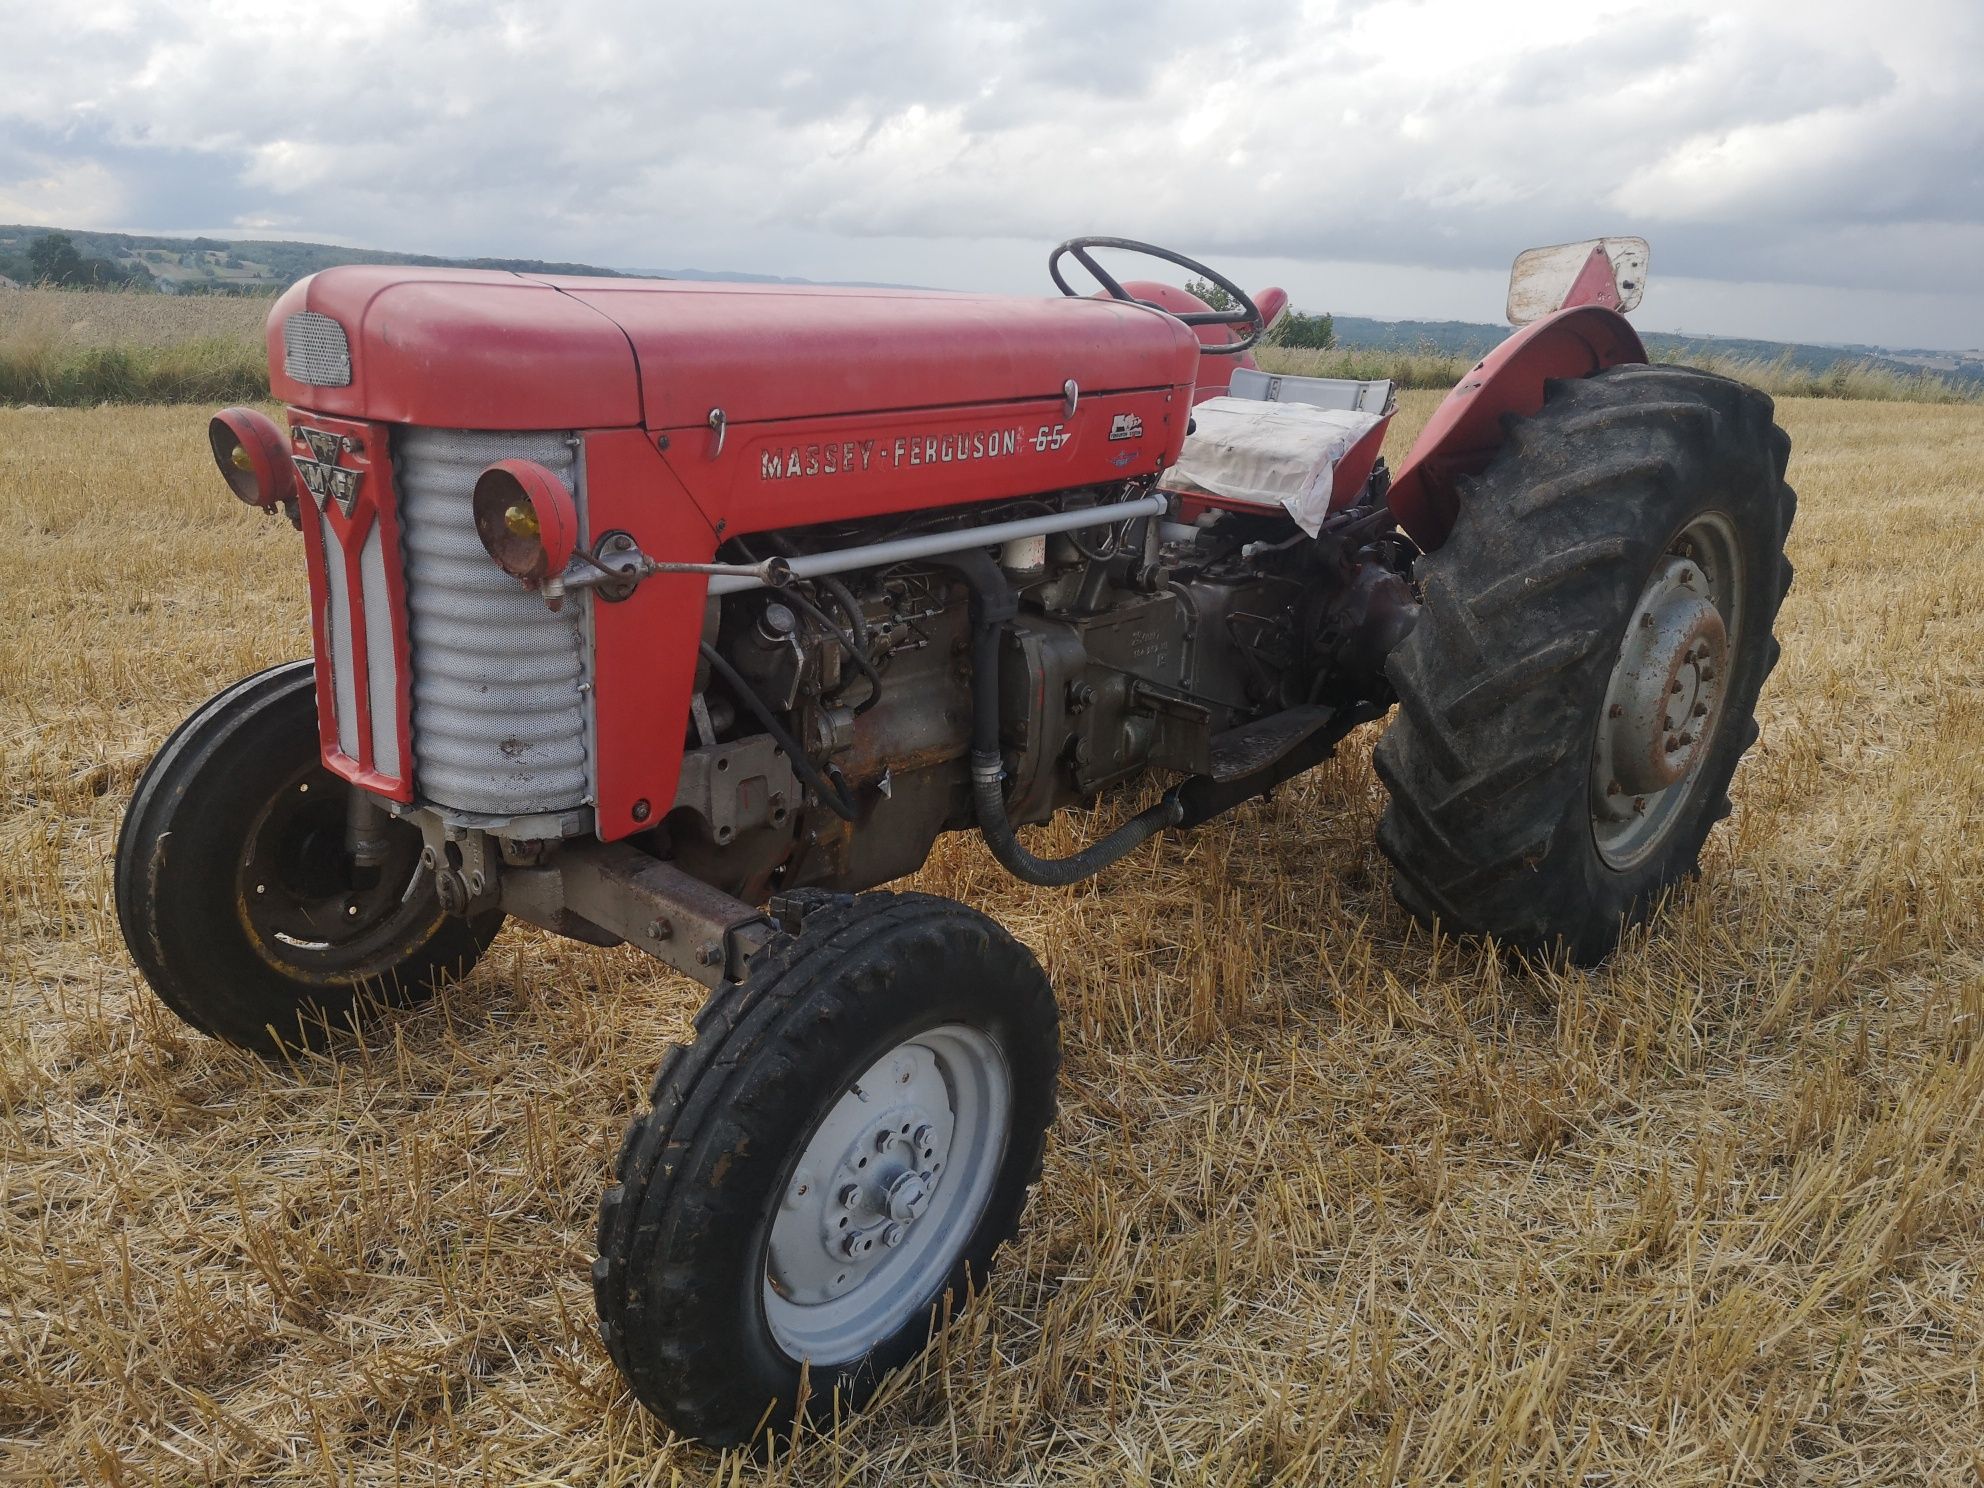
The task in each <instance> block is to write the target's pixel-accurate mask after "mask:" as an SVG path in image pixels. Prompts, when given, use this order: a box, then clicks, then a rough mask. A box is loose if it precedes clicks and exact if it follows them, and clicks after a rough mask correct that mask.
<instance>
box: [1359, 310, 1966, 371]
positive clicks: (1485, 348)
mask: <svg viewBox="0 0 1984 1488" xmlns="http://www.w3.org/2000/svg"><path fill="white" fill-rule="evenodd" d="M1508 334H1509V327H1507V326H1504V325H1484V324H1480V323H1478V322H1475V321H1465V320H1371V319H1368V318H1366V317H1364V316H1361V315H1339V316H1337V317H1336V343H1337V345H1339V346H1343V347H1352V348H1370V349H1373V350H1379V351H1434V352H1440V353H1443V354H1445V355H1447V356H1460V357H1470V358H1474V357H1482V356H1486V355H1487V354H1488V353H1489V352H1490V351H1492V350H1493V349H1494V348H1495V347H1496V346H1498V345H1500V344H1501V342H1502V341H1503V340H1504V339H1505V338H1506V337H1507V336H1508ZM1641 339H1642V340H1643V341H1645V342H1646V349H1647V351H1648V352H1649V353H1650V354H1651V355H1653V356H1656V357H1661V358H1674V357H1677V356H1686V357H1689V358H1700V357H1726V358H1730V359H1733V360H1739V361H1756V362H1770V363H1775V362H1783V363H1785V364H1786V365H1787V366H1789V367H1792V368H1795V369H1796V370H1798V371H1800V372H1812V373H1821V372H1826V371H1829V370H1830V369H1831V368H1833V367H1834V366H1836V365H1838V364H1839V363H1841V362H1867V363H1869V364H1871V365H1872V366H1874V367H1876V368H1878V369H1879V370H1881V371H1888V372H1894V373H1896V374H1898V375H1902V376H1908V375H1912V374H1916V373H1920V372H1925V371H1927V372H1933V373H1934V374H1935V375H1937V376H1939V377H1943V378H1947V379H1948V380H1949V381H1951V382H1956V383H1962V384H1965V385H1971V386H1975V387H1978V388H1984V354H1973V353H1959V352H1924V351H1895V350H1891V349H1889V348H1887V347H1881V346H1813V345H1807V344H1802V343H1798V342H1787V341H1753V340H1745V339H1743V338H1741V337H1735V336H1678V335H1674V334H1672V333H1670V332H1666V331H1643V332H1641Z"/></svg>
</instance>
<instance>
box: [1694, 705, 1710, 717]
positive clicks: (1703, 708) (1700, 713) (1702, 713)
mask: <svg viewBox="0 0 1984 1488" xmlns="http://www.w3.org/2000/svg"><path fill="white" fill-rule="evenodd" d="M1694 716H1695V717H1696V718H1706V717H1708V704H1707V703H1696V704H1695V710H1694Z"/></svg>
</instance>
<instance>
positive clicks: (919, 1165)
mask: <svg viewBox="0 0 1984 1488" xmlns="http://www.w3.org/2000/svg"><path fill="white" fill-rule="evenodd" d="M1011 1112H1012V1090H1011V1085H1010V1079H1009V1076H1008V1075H1007V1073H1006V1065H1005V1060H1004V1057H1003V1056H1002V1055H1001V1054H1000V1052H999V1049H998V1046H997V1045H996V1044H994V1043H993V1042H992V1040H991V1039H990V1038H988V1037H987V1036H986V1035H985V1033H984V1032H983V1031H981V1030H979V1029H976V1028H971V1027H968V1026H966V1025H963V1024H946V1025H944V1026H942V1027H939V1028H934V1029H931V1030H929V1031H928V1032H926V1033H922V1034H918V1035H917V1036H915V1037H914V1038H911V1039H908V1040H905V1041H904V1042H903V1043H900V1044H898V1045H897V1046H896V1047H895V1048H893V1049H891V1050H890V1051H889V1052H888V1053H886V1054H884V1055H883V1056H882V1057H881V1058H880V1059H878V1060H877V1061H875V1063H874V1064H872V1065H870V1066H869V1068H868V1069H867V1070H866V1071H864V1072H863V1073H862V1075H861V1077H860V1078H859V1079H857V1080H856V1081H855V1082H854V1083H853V1084H852V1085H851V1086H850V1087H849V1088H848V1090H847V1092H846V1093H845V1094H844V1095H842V1096H841V1097H840V1098H839V1099H838V1100H837V1101H835V1102H834V1104H833V1106H832V1107H831V1108H829V1110H828V1111H827V1113H826V1115H825V1116H824V1117H823V1118H822V1119H821V1121H820V1123H819V1125H818V1126H817V1127H815V1128H814V1129H813V1132H812V1135H811V1136H810V1137H809V1138H808V1139H807V1141H806V1145H805V1148H804V1150H803V1151H802V1152H801V1153H800V1155H799V1159H798V1161H797V1163H796V1164H795V1165H794V1167H793V1172H792V1176H791V1178H790V1179H788V1180H787V1182H786V1186H785V1194H784V1198H783V1200H782V1201H781V1203H780V1205H779V1208H778V1211H777V1212H776V1213H775V1214H774V1216H773V1218H772V1227H771V1234H770V1236H769V1240H768V1244H767V1247H766V1255H765V1297H766V1308H767V1314H768V1317H769V1320H770V1322H771V1324H772V1329H773V1333H774V1335H775V1336H776V1337H778V1338H779V1340H780V1342H781V1343H782V1344H783V1345H784V1346H785V1347H787V1348H788V1349H790V1350H791V1351H792V1352H793V1353H794V1355H795V1356H797V1357H810V1358H812V1359H813V1360H814V1362H816V1363H824V1362H828V1361H830V1360H834V1359H842V1358H852V1357H855V1356H857V1355H859V1354H860V1353H862V1352H864V1351H865V1350H866V1349H868V1348H871V1347H873V1346H874V1344H875V1342H876V1341H877V1339H878V1338H880V1337H885V1336H887V1334H888V1332H890V1331H892V1330H893V1329H894V1328H895V1327H897V1326H899V1325H900V1323H901V1320H902V1317H903V1316H905V1315H906V1313H905V1311H904V1310H905V1309H913V1308H915V1307H916V1306H917V1305H919V1304H920V1302H921V1300H922V1298H923V1297H924V1296H925V1295H926V1294H927V1292H928V1289H930V1288H932V1287H934V1286H936V1285H938V1284H939V1283H940V1282H941V1281H942V1278H943V1277H944V1276H945V1275H946V1274H948V1272H949V1270H950V1267H951V1265H952V1263H953V1259H954V1257H955V1255H956V1254H957V1252H958V1249H959V1248H960V1247H961V1246H963V1244H964V1243H965V1241H966V1240H967V1238H968V1237H969V1235H970V1232H971V1227H972V1226H973V1225H974V1224H975V1223H976V1222H977V1217H978V1215H979V1214H980V1213H981V1212H982V1211H983V1209H984V1206H985V1203H986V1201H987V1200H988V1198H989V1197H990V1194H991V1190H992V1183H993V1179H994V1177H995V1175H996V1174H997V1172H998V1168H999V1163H1000V1161H1001V1160H1002V1158H1003V1155H1004V1152H1005V1145H1006V1137H1007V1131H1008V1128H1009V1126H1010V1123H1011V1119H1012V1117H1011Z"/></svg>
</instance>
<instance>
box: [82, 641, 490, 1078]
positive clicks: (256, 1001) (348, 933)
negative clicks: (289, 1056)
mask: <svg viewBox="0 0 1984 1488" xmlns="http://www.w3.org/2000/svg"><path fill="white" fill-rule="evenodd" d="M351 790H352V787H351V786H349V785H347V784H346V783H345V782H344V781H342V780H340V779H339V778H338V777H337V776H335V775H333V774H331V772H330V771H329V770H327V769H325V768H324V765H323V763H322V760H321V759H320V758H319V754H318V742H317V694H316V681H315V674H314V672H313V670H312V666H311V663H310V662H308V661H295V662H287V663H285V664H283V665H281V666H276V667H271V668H269V669H268V670H267V671H263V672H258V673H256V674H255V675H254V676H252V677H248V678H245V679H244V680H242V681H240V682H237V683H235V685H234V686H232V687H230V688H228V689H227V690H226V691H224V692H222V693H220V694H219V695H218V696H216V697H213V698H211V699H209V700H208V701H207V702H206V703H204V704H203V705H202V706H201V707H200V708H199V709H197V710H196V711H195V712H194V713H193V715H192V716H191V717H190V718H188V719H187V720H186V721H185V722H184V723H182V724H181V725H180V726H179V728H178V729H177V730H176V731H175V732H174V733H173V735H172V737H171V738H169V739H168V740H166V742H165V746H164V747H163V748H161V749H160V750H159V752H158V754H157V755H156V756H154V757H153V759H152V762H151V763H150V764H149V765H147V766H146V767H145V773H144V774H143V775H142V776H141V777H139V780H138V789H137V791H136V793H135V794H134V795H133V796H132V798H131V805H130V807H129V809H127V810H126V812H125V814H124V826H123V830H122V831H121V832H120V833H119V834H118V838H117V858H116V873H115V889H116V896H117V922H118V926H119V928H120V929H121V930H122V931H123V933H124V944H125V946H126V948H127V949H128V950H129V951H130V953H131V959H132V960H133V961H135V962H136V963H137V965H138V970H139V971H141V972H142V973H143V974H144V977H145V980H146V981H147V982H149V983H150V984H151V987H152V990H153V991H155V992H157V993H158V995H159V998H160V1000H161V1001H163V1002H164V1003H165V1005H166V1006H167V1007H169V1008H171V1009H172V1011H173V1012H175V1013H177V1014H178V1015H179V1016H180V1017H181V1018H182V1019H184V1020H185V1021H186V1022H188V1023H190V1024H192V1025H193V1026H194V1027H195V1028H198V1029H199V1030H201V1031H202V1032H203V1033H209V1034H212V1035H214V1036H215V1037H217V1038H223V1039H226V1040H227V1041H228V1042H229V1043H233V1044H239V1045H240V1046H241V1047H243V1048H245V1049H253V1050H255V1051H257V1052H258V1053H264V1054H273V1053H275V1052H277V1051H278V1050H279V1049H280V1048H281V1047H282V1046H284V1045H286V1044H287V1045H304V1046H310V1047H315V1046H319V1045H321V1044H322V1043H323V1042H324V1041H325V1040H326V1039H327V1038H328V1037H329V1036H330V1035H331V1034H332V1033H333V1032H334V1031H336V1030H338V1029H340V1028H351V1027H354V1026H356V1025H358V1024H360V1023H361V1022H362V1021H363V1020H364V1018H365V1016H366V1014H367V1013H368V1012H369V1011H370V1010H371V1009H373V1008H374V1007H377V1006H380V1005H384V1004H391V1003H407V1002H413V1001H416V1000H418V999H420V998H424V997H426V996H428V995H429V994H430V993H431V992H432V991H433V990H434V988H435V987H436V986H438V985H439V984H440V983H441V982H442V981H444V980H446V979H448V978H450V977H459V976H464V975H466V974H467V972H468V969H469V968H470V967H472V966H473V965H474V964H475V963H476V960H477V959H478V958H479V957H480V956H481V955H482V953H483V951H484V950H485V949H487V948H488V945H489V942H490V941H491V940H493V939H494V938H495V936H496V932H497V931H498V930H499V929H500V928H501V927H502V923H503V916H502V914H501V913H500V912H491V913H488V914H484V915H482V916H479V917H477V918H476V919H473V920H461V919H456V918H454V917H452V916H449V915H447V914H444V913H443V912H442V910H441V906H440V903H439V901H438V899H437V898H436V895H435V892H434V879H433V875H432V874H430V873H428V872H427V871H426V870H425V869H423V868H422V867H421V866H420V849H421V840H420V830H419V829H418V828H417V827H415V826H413V825H412V824H411V823H409V822H404V821H397V820H394V821H389V822H387V823H386V827H385V832H384V839H383V848H384V851H383V854H382V856H381V858H380V861H378V862H377V863H372V864H368V865H364V866H361V865H359V864H358V863H355V862H354V861H353V859H352V857H351V855H350V854H349V853H348V852H347V851H346V848H345V817H346V805H347V801H348V798H349V795H350V792H351Z"/></svg>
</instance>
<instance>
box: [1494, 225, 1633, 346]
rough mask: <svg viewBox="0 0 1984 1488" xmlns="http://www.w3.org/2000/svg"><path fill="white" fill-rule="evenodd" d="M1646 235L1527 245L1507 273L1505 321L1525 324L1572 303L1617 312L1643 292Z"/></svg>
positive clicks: (1623, 309)
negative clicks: (1507, 305)
mask: <svg viewBox="0 0 1984 1488" xmlns="http://www.w3.org/2000/svg"><path fill="white" fill-rule="evenodd" d="M1646 259H1647V247H1646V239H1645V238H1588V239H1586V240H1585V241H1584V242H1582V243H1558V244H1557V245H1555V246H1554V247H1550V248H1527V249H1524V250H1523V251H1522V252H1521V253H1519V254H1517V255H1516V262H1515V267H1514V268H1513V269H1511V270H1510V271H1509V324H1510V325H1528V324H1529V323H1530V322H1531V321H1532V320H1541V319H1542V318H1543V317H1544V316H1546V315H1551V314H1554V313H1556V312H1557V311H1559V310H1563V309H1566V308H1568V307H1569V306H1572V305H1603V306H1605V307H1606V308H1607V309H1609V310H1617V311H1618V312H1619V313H1620V314H1621V315H1623V314H1625V313H1626V312H1627V311H1629V310H1631V309H1633V308H1634V307H1635V306H1637V305H1638V304H1639V302H1640V296H1641V295H1643V294H1645V293H1646Z"/></svg>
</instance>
